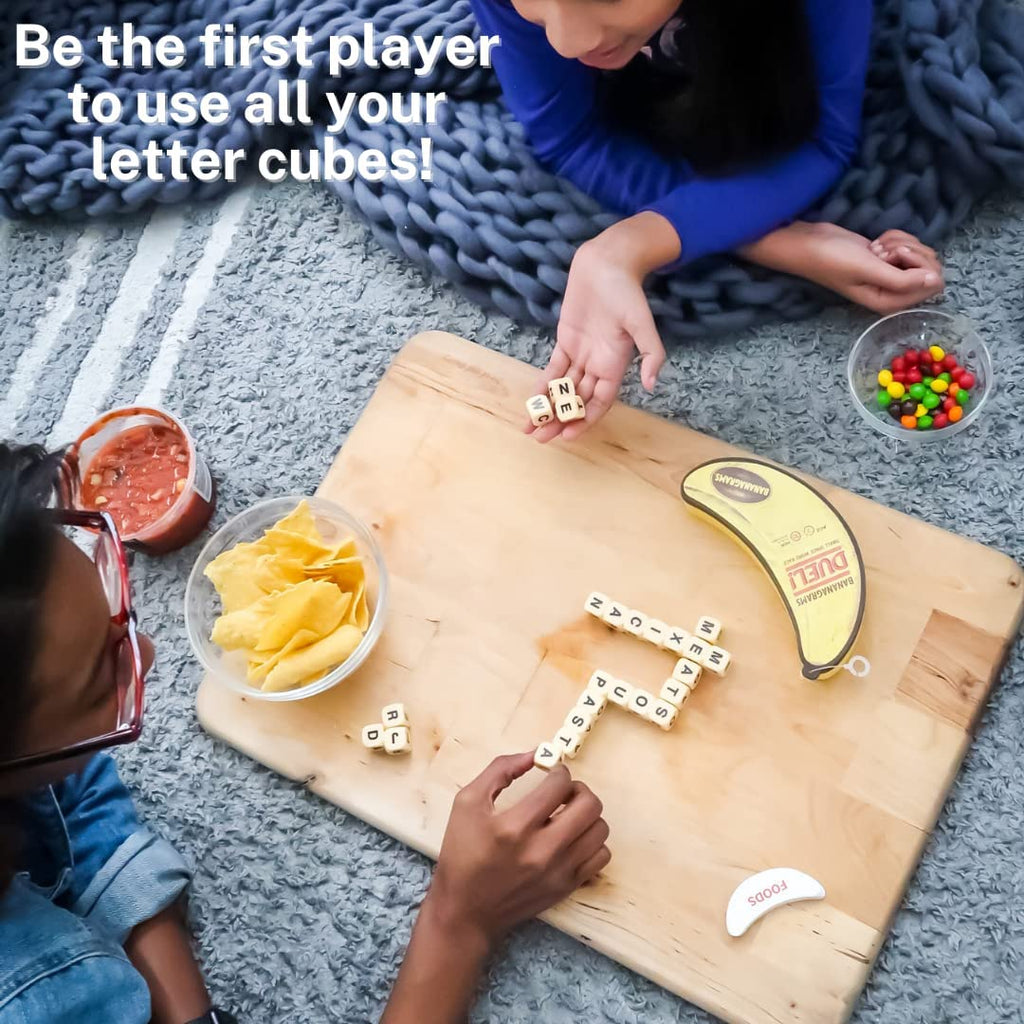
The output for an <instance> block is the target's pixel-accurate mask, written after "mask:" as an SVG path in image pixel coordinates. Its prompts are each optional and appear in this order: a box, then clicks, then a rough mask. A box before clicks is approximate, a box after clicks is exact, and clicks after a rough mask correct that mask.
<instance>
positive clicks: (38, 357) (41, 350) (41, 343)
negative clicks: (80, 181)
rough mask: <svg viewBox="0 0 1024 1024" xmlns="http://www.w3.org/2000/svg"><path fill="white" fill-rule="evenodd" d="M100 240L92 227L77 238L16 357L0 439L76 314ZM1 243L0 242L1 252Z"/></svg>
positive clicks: (0, 414) (0, 417) (2, 406)
mask: <svg viewBox="0 0 1024 1024" xmlns="http://www.w3.org/2000/svg"><path fill="white" fill-rule="evenodd" d="M8 230H9V229H8ZM101 237H102V236H101V233H100V231H99V229H98V228H95V227H87V228H86V229H85V230H84V231H83V232H82V234H81V235H80V236H79V237H78V241H77V242H76V243H75V248H74V251H73V252H72V253H71V255H70V256H69V257H68V263H67V267H66V269H65V276H64V278H63V280H62V281H61V283H60V285H59V287H58V288H57V294H56V295H55V296H54V298H53V301H52V303H50V304H49V308H48V309H47V310H46V312H44V313H43V315H42V316H41V317H40V318H39V321H38V323H37V324H36V329H35V332H34V333H33V335H32V339H31V341H29V343H28V346H27V347H26V348H25V349H24V351H23V352H22V353H21V355H20V356H19V357H18V362H17V364H16V365H15V367H14V372H13V373H12V374H11V380H10V384H9V387H8V390H7V394H6V396H5V397H4V399H3V401H0V438H4V437H10V436H11V435H12V434H13V432H14V428H15V426H16V425H17V421H18V417H19V416H20V415H21V412H22V410H23V409H24V408H25V405H26V403H27V402H28V399H29V396H30V395H31V393H32V386H33V384H34V383H35V381H36V378H37V377H38V374H39V371H40V370H41V369H42V368H43V365H44V364H45V362H46V360H47V357H48V356H49V355H50V352H51V351H52V349H53V346H54V343H55V342H56V341H57V338H58V337H59V336H60V332H61V328H63V326H64V324H65V323H67V321H68V319H69V318H70V316H71V314H72V313H73V312H74V311H75V305H76V304H77V302H78V294H79V292H81V290H82V287H83V286H84V285H85V282H86V279H87V277H88V273H89V269H90V267H91V265H92V259H93V252H94V250H95V248H96V245H97V243H98V242H99V240H100V238H101ZM2 241H3V239H2V238H0V250H2Z"/></svg>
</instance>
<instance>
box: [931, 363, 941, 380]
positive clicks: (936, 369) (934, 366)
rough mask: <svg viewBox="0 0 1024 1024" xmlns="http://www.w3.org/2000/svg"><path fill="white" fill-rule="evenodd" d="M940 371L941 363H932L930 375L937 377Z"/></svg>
mask: <svg viewBox="0 0 1024 1024" xmlns="http://www.w3.org/2000/svg"><path fill="white" fill-rule="evenodd" d="M940 373H942V363H932V371H931V376H932V377H938V375H939V374H940Z"/></svg>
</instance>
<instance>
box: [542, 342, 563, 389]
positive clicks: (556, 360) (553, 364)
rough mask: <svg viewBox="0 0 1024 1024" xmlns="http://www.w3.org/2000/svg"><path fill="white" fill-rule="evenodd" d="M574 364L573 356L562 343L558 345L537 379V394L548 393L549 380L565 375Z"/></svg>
mask: <svg viewBox="0 0 1024 1024" xmlns="http://www.w3.org/2000/svg"><path fill="white" fill-rule="evenodd" d="M571 364H572V357H571V356H570V355H569V353H568V352H566V350H565V349H564V348H562V346H561V345H556V346H555V350H554V351H553V352H552V353H551V358H550V359H549V360H548V365H547V366H545V367H544V369H543V371H542V372H541V375H540V377H538V379H537V394H538V395H540V394H545V395H546V394H547V391H548V381H550V380H554V379H555V378H556V377H564V376H565V373H566V370H568V369H569V366H570V365H571Z"/></svg>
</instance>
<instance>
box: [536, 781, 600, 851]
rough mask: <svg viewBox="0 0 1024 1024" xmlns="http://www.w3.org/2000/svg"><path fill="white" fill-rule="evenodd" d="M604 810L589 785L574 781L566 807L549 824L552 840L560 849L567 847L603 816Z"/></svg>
mask: <svg viewBox="0 0 1024 1024" xmlns="http://www.w3.org/2000/svg"><path fill="white" fill-rule="evenodd" d="M603 810H604V807H603V806H602V804H601V801H600V800H598V798H597V797H596V796H595V795H594V793H593V791H592V790H591V789H590V787H589V786H586V785H584V784H583V783H582V782H574V783H573V784H572V792H571V793H570V794H569V797H568V799H567V800H566V801H565V807H564V808H563V809H562V811H561V812H560V813H559V814H558V815H557V816H556V817H555V818H552V820H551V822H550V824H549V825H548V829H549V830H550V836H551V840H552V842H553V843H555V845H556V846H557V847H558V848H559V849H565V848H566V847H567V846H569V845H570V844H571V843H573V842H575V841H576V839H578V838H579V837H580V836H581V835H583V833H584V832H586V831H587V829H588V828H590V826H591V825H593V824H594V822H595V821H597V820H598V818H600V817H601V813H602V812H603Z"/></svg>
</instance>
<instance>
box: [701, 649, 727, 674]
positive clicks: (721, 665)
mask: <svg viewBox="0 0 1024 1024" xmlns="http://www.w3.org/2000/svg"><path fill="white" fill-rule="evenodd" d="M730 661H732V657H731V655H730V654H729V652H728V651H724V650H722V648H721V647H712V648H711V650H710V651H708V653H707V657H706V658H705V659H704V667H705V668H706V669H707V670H708V671H709V672H714V673H715V675H719V676H724V675H725V672H726V669H728V667H729V662H730Z"/></svg>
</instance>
